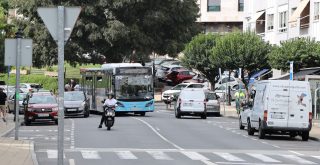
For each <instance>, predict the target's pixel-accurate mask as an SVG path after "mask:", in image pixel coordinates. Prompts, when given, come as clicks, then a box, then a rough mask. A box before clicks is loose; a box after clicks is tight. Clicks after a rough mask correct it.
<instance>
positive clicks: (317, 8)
mask: <svg viewBox="0 0 320 165" xmlns="http://www.w3.org/2000/svg"><path fill="white" fill-rule="evenodd" d="M319 13H320V2H315V3H314V20H319Z"/></svg>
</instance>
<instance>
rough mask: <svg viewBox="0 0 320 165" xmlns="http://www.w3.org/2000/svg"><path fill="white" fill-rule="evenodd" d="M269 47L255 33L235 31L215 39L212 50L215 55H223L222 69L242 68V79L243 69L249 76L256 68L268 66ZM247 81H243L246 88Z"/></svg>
mask: <svg viewBox="0 0 320 165" xmlns="http://www.w3.org/2000/svg"><path fill="white" fill-rule="evenodd" d="M270 49H271V46H270V45H269V44H268V43H266V42H264V41H263V40H262V39H261V38H260V37H259V36H258V35H256V34H255V33H252V32H244V33H242V32H239V31H235V32H232V33H228V34H226V35H225V36H223V37H222V38H221V39H219V40H217V43H216V46H215V47H214V48H213V50H212V51H213V54H214V55H215V56H218V57H224V60H222V61H220V63H221V66H222V67H223V68H224V69H229V70H237V69H239V68H242V74H241V76H242V77H241V78H242V80H244V74H243V72H244V71H246V72H248V77H250V76H251V75H252V74H253V73H254V72H255V71H257V70H260V69H264V68H269V65H268V63H267V54H268V53H269V52H270ZM248 83H249V81H244V84H245V87H246V89H248Z"/></svg>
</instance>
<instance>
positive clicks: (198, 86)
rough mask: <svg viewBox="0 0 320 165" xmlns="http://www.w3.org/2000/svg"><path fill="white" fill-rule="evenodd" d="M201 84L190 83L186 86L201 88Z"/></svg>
mask: <svg viewBox="0 0 320 165" xmlns="http://www.w3.org/2000/svg"><path fill="white" fill-rule="evenodd" d="M203 87H204V85H203V84H190V85H189V86H188V87H187V88H203Z"/></svg>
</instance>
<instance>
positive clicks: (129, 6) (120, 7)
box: [10, 0, 199, 66]
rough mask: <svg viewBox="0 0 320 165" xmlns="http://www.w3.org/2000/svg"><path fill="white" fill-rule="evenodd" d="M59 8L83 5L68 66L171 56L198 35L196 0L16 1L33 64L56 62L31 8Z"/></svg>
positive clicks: (68, 50) (50, 42) (67, 51)
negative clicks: (134, 55) (30, 41)
mask: <svg viewBox="0 0 320 165" xmlns="http://www.w3.org/2000/svg"><path fill="white" fill-rule="evenodd" d="M58 4H59V5H61V4H62V5H64V6H81V7H82V11H81V13H80V16H79V19H78V21H77V23H76V25H75V28H74V30H73V33H72V34H71V38H70V40H69V42H68V43H67V45H66V48H65V55H66V56H65V59H66V60H67V61H69V62H80V63H81V62H88V61H86V59H85V58H84V56H83V54H89V55H90V56H91V60H95V59H94V58H95V57H98V58H99V57H101V56H100V55H103V56H105V57H106V61H108V62H121V61H122V60H123V58H124V57H129V56H130V55H132V52H133V51H135V52H137V54H144V55H148V54H151V53H152V52H155V53H157V54H169V55H171V56H176V55H177V53H179V52H180V51H182V50H183V48H184V44H185V43H187V42H189V40H190V39H191V38H192V36H194V35H195V34H197V33H198V32H199V28H198V24H197V23H196V19H197V17H198V11H199V8H198V6H197V3H196V0H188V1H182V0H152V1H150V0H113V1H110V0H90V1H83V0H67V1H63V2H62V3H60V1H57V0H53V1H52V0H42V1H35V0H15V1H12V2H11V4H10V5H11V6H15V7H17V8H19V12H20V13H22V14H23V15H24V16H25V17H26V18H27V21H26V22H25V23H26V24H25V25H24V26H23V25H20V26H23V28H24V29H25V30H24V31H25V34H26V36H27V37H30V38H32V39H33V40H34V45H35V47H34V51H33V52H34V56H35V58H34V59H35V61H34V64H35V66H42V65H51V64H53V63H56V62H57V56H56V54H57V49H56V48H57V46H56V44H55V43H54V41H53V40H52V38H51V37H50V35H49V33H48V31H47V29H46V28H45V27H44V24H43V23H42V21H41V19H40V18H39V16H38V14H37V12H36V9H37V8H38V7H41V6H57V5H58ZM100 61H101V60H100Z"/></svg>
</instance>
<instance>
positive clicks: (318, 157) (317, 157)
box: [312, 156, 320, 159]
mask: <svg viewBox="0 0 320 165" xmlns="http://www.w3.org/2000/svg"><path fill="white" fill-rule="evenodd" d="M312 157H313V158H316V159H320V156H312Z"/></svg>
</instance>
